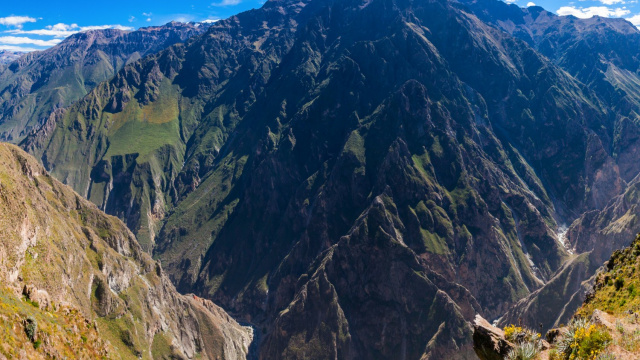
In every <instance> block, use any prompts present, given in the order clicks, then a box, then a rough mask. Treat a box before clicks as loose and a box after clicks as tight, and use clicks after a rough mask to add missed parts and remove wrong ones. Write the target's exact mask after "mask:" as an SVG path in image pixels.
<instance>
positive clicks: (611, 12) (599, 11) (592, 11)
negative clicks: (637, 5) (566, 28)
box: [557, 0, 631, 19]
mask: <svg viewBox="0 0 640 360" xmlns="http://www.w3.org/2000/svg"><path fill="white" fill-rule="evenodd" d="M604 1H608V0H604ZM557 13H558V15H560V16H567V15H573V16H575V17H577V18H580V19H588V18H590V17H593V16H602V17H623V16H625V15H629V13H631V11H629V10H627V9H623V8H615V9H612V8H608V7H606V6H591V7H586V8H577V7H575V6H563V7H561V8H560V9H558V11H557Z"/></svg>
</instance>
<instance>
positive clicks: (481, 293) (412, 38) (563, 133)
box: [22, 0, 632, 359]
mask: <svg viewBox="0 0 640 360" xmlns="http://www.w3.org/2000/svg"><path fill="white" fill-rule="evenodd" d="M374 24H375V26H374ZM372 29H375V30H372ZM534 46H536V45H535V43H527V42H524V41H521V40H518V39H516V38H514V36H513V35H511V34H510V33H507V32H505V31H503V30H502V29H497V28H496V27H495V26H493V25H491V24H487V23H485V22H483V21H482V20H481V19H480V18H479V17H478V16H477V15H476V13H475V12H474V10H473V9H470V8H469V7H468V6H462V5H461V4H460V3H458V2H450V1H444V0H430V1H420V2H413V1H406V0H371V1H357V0H348V1H329V0H326V1H325V0H309V1H288V0H278V1H269V2H267V3H266V4H265V5H264V6H263V7H262V8H261V9H258V10H252V11H249V12H245V13H242V14H239V15H237V16H235V17H232V18H230V19H227V20H224V21H219V22H217V23H215V24H214V25H213V26H212V27H211V28H210V29H209V30H208V31H207V32H206V33H205V34H203V35H201V36H198V37H195V38H193V39H192V40H191V41H189V42H188V43H187V44H184V45H176V46H172V47H170V48H168V49H167V50H165V51H162V52H159V53H158V54H156V55H152V56H149V57H146V58H145V59H142V60H140V61H137V62H134V63H131V64H129V65H127V66H125V67H124V68H123V69H122V70H121V71H120V72H118V74H117V75H116V76H115V77H114V78H113V79H112V80H110V81H108V82H106V83H103V84H101V85H99V86H97V87H96V88H95V89H94V90H93V91H91V92H90V93H89V94H88V95H87V96H86V97H85V98H83V99H82V100H81V101H79V102H78V103H77V104H75V105H73V106H72V107H70V108H69V109H68V110H66V111H58V112H55V113H53V114H52V115H51V116H50V117H49V118H48V121H47V122H46V123H45V125H44V126H43V128H42V129H41V130H40V131H39V132H37V133H34V134H32V135H31V136H29V137H28V138H27V139H26V140H25V141H24V142H23V143H22V145H23V146H24V147H25V148H26V149H28V150H29V151H30V152H32V153H33V154H35V155H36V156H38V157H39V158H40V159H41V160H42V162H43V163H44V165H45V167H46V168H47V169H49V170H50V171H51V173H52V174H53V175H54V176H56V177H57V178H58V179H61V180H62V181H64V182H66V183H68V184H69V185H71V186H73V187H74V188H75V189H76V190H77V191H78V192H80V193H81V194H83V195H85V196H86V197H87V198H89V199H90V200H91V201H92V202H94V203H95V204H97V205H98V206H99V207H101V208H102V209H104V210H105V211H107V212H108V213H110V214H114V215H116V216H118V217H120V218H121V219H123V220H124V221H125V222H126V223H127V225H128V226H129V228H130V229H132V230H133V231H134V232H135V233H136V235H137V236H138V238H139V239H140V241H141V243H142V246H143V248H144V249H145V250H147V251H150V252H151V251H153V252H154V255H155V256H156V257H157V258H158V259H160V260H161V261H162V263H163V267H164V268H165V270H166V271H167V273H168V274H169V275H170V277H171V279H172V280H173V282H174V283H175V284H177V286H178V288H179V289H180V290H183V291H193V292H196V293H197V294H198V295H200V296H203V297H207V298H210V299H214V300H215V301H216V302H218V303H219V304H221V305H223V306H224V307H225V308H226V309H228V310H229V311H232V312H233V313H234V314H237V315H238V316H240V317H242V318H243V319H245V320H247V321H251V322H253V323H255V324H257V325H258V326H259V327H261V328H262V329H263V330H264V331H265V333H266V335H265V336H264V338H263V341H262V345H261V348H260V351H261V354H262V355H263V356H264V357H265V358H281V357H288V358H301V357H304V356H305V355H304V354H314V356H316V355H317V356H320V351H322V354H324V355H323V356H327V357H329V356H331V357H332V358H333V357H336V356H337V357H338V358H369V357H378V356H379V357H383V358H389V357H393V356H395V355H397V354H401V357H403V358H407V359H410V358H420V357H425V358H434V359H435V358H442V357H452V356H456V354H457V356H459V357H464V356H465V354H470V353H471V341H470V339H471V338H470V334H471V327H470V321H471V320H472V319H473V316H474V314H475V312H481V313H482V314H484V315H485V316H487V317H489V318H495V317H498V316H500V315H502V314H504V312H505V311H506V310H507V309H508V308H509V307H510V306H511V305H513V304H514V303H516V302H517V301H518V300H520V299H522V298H524V297H526V296H528V295H530V294H532V293H534V292H535V291H537V290H538V289H541V288H543V286H544V285H545V284H549V283H556V284H559V283H566V282H567V281H566V280H563V279H567V278H570V279H574V278H582V279H584V278H585V277H588V276H589V273H590V272H591V271H592V270H593V269H592V267H591V265H590V264H591V263H590V264H589V265H584V266H583V265H580V264H585V263H584V261H585V260H586V258H587V256H583V257H582V258H580V257H574V255H572V254H571V253H570V252H569V251H568V250H567V249H566V248H565V247H564V246H563V243H562V242H561V241H560V238H559V236H558V230H559V228H560V225H562V224H568V223H571V222H572V221H573V220H574V219H576V218H578V217H579V216H580V214H582V213H584V212H585V211H590V210H592V209H601V208H603V207H604V204H605V203H606V201H607V200H608V199H611V198H613V197H615V196H617V195H618V194H620V193H622V192H623V191H624V188H625V185H626V184H625V180H624V178H623V176H621V175H620V171H619V165H618V163H617V161H619V159H620V157H621V156H626V155H622V153H624V154H627V150H625V149H627V148H625V149H622V148H620V149H622V150H621V152H619V153H614V152H613V151H612V149H613V147H614V145H615V144H616V141H617V139H618V138H616V137H614V136H613V134H614V131H615V129H616V128H617V126H618V124H619V121H618V120H619V119H617V118H616V117H614V116H612V115H611V112H612V111H613V110H612V106H613V105H611V104H610V103H609V102H607V101H604V100H603V99H602V97H601V96H600V95H599V93H598V92H597V91H596V90H594V89H592V88H589V87H587V86H585V84H584V83H583V82H582V81H580V80H578V79H577V78H576V77H574V76H572V75H571V74H569V73H568V72H567V71H565V70H564V69H563V68H562V67H561V64H560V63H559V62H557V61H556V60H555V59H554V58H549V57H546V56H544V55H542V54H541V53H540V52H539V51H538V50H536V49H535V48H534ZM487 79H490V80H487ZM628 151H629V152H631V151H632V150H628ZM630 171H631V170H630ZM596 263H597V261H593V264H596ZM567 264H576V266H578V267H579V268H578V270H576V271H573V270H571V269H574V267H571V266H569V265H567ZM580 266H582V267H580ZM596 266H597V265H596ZM566 269H569V270H571V271H569V270H566ZM580 271H582V273H583V274H584V275H580V276H578V275H579V273H580ZM563 272H564V273H565V274H566V276H564V278H562V279H558V277H557V276H558V274H561V273H563ZM572 281H574V280H572ZM575 281H577V280H575ZM578 282H579V281H578ZM398 284H404V286H399V285H398ZM572 284H573V282H572ZM566 292H567V293H570V289H569V288H567V290H566ZM569 297H570V296H569ZM560 298H562V301H564V295H563V296H561V297H560ZM563 304H564V303H563ZM558 307H560V305H558ZM380 319H383V320H380ZM325 350H326V351H325Z"/></svg>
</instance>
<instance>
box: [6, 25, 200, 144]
mask: <svg viewBox="0 0 640 360" xmlns="http://www.w3.org/2000/svg"><path fill="white" fill-rule="evenodd" d="M207 26H208V25H205V24H195V23H187V24H184V23H176V22H172V23H168V24H166V25H163V26H157V27H148V28H141V29H138V30H136V31H132V32H127V31H122V30H114V29H108V30H94V31H87V32H82V33H78V34H75V35H72V36H70V37H69V38H67V39H65V40H64V41H63V42H62V43H60V44H58V45H57V46H54V47H53V48H50V49H47V50H44V51H36V52H32V53H29V54H27V55H25V56H24V57H21V58H19V59H15V60H16V61H14V62H12V63H10V64H7V65H6V68H5V69H4V70H2V71H1V72H0V140H2V141H11V142H14V143H17V142H19V141H20V140H21V139H23V138H24V137H25V136H26V135H27V134H28V133H29V132H30V131H32V130H33V129H37V128H39V127H40V126H41V125H42V123H43V122H45V120H47V118H48V117H49V116H50V114H51V113H52V112H53V111H55V110H56V109H59V108H64V107H66V106H68V105H70V104H71V103H73V102H75V101H76V100H78V99H80V98H82V97H83V96H84V95H86V94H87V93H88V92H89V91H91V89H93V88H94V87H95V86H96V85H97V84H99V83H101V82H103V81H105V80H108V79H110V78H111V77H113V75H114V74H115V73H116V72H118V70H120V69H121V68H122V67H124V66H125V65H126V64H128V63H130V62H133V61H136V60H138V59H140V58H142V57H144V56H146V55H148V54H153V53H156V52H158V51H159V50H162V49H164V48H166V47H168V46H170V45H173V44H176V43H181V42H184V41H186V40H187V39H189V38H190V37H192V36H194V35H197V34H200V33H202V32H204V31H205V30H206V28H207Z"/></svg>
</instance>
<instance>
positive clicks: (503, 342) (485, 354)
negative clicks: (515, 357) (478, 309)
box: [473, 315, 514, 360]
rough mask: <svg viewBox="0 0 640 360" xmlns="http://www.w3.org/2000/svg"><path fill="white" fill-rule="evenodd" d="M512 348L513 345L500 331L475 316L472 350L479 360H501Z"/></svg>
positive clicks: (478, 316)
mask: <svg viewBox="0 0 640 360" xmlns="http://www.w3.org/2000/svg"><path fill="white" fill-rule="evenodd" d="M513 348H514V344H513V343H511V342H510V341H508V340H507V339H506V338H505V336H504V331H502V329H500V328H498V327H495V326H493V325H491V324H489V322H488V321H487V320H485V319H484V318H483V317H482V316H480V315H476V318H475V320H474V321H473V349H474V350H475V352H476V354H477V355H478V357H479V358H480V359H481V360H502V359H504V358H506V356H507V354H509V351H511V350H513Z"/></svg>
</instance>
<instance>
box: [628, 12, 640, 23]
mask: <svg viewBox="0 0 640 360" xmlns="http://www.w3.org/2000/svg"><path fill="white" fill-rule="evenodd" d="M626 20H627V21H629V22H630V23H632V24H633V25H635V26H640V14H638V15H634V16H632V17H630V18H627V19H626Z"/></svg>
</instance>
